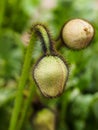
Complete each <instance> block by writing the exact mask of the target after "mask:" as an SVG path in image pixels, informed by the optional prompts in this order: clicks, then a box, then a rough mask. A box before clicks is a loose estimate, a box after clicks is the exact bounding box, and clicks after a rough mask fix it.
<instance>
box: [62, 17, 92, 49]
mask: <svg viewBox="0 0 98 130" xmlns="http://www.w3.org/2000/svg"><path fill="white" fill-rule="evenodd" d="M93 37H94V28H93V26H92V25H91V24H90V23H89V22H87V21H85V20H82V19H72V20H70V21H68V22H67V23H66V24H65V25H64V26H63V28H62V31H61V38H62V41H63V43H64V44H65V45H66V46H67V47H68V48H71V49H75V50H79V49H83V48H85V47H87V46H88V45H89V44H90V42H91V40H92V39H93Z"/></svg>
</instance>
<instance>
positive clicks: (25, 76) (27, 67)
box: [9, 33, 35, 130]
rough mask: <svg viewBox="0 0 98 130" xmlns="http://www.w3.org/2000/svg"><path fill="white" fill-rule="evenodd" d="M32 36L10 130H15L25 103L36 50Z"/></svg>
mask: <svg viewBox="0 0 98 130" xmlns="http://www.w3.org/2000/svg"><path fill="white" fill-rule="evenodd" d="M32 35H33V36H32V38H31V40H30V43H29V46H28V48H27V52H26V56H25V61H24V65H23V70H22V74H21V77H20V81H19V86H18V90H17V94H16V99H15V106H14V109H13V112H12V117H11V122H10V127H9V130H15V128H16V124H17V121H18V117H19V113H20V110H21V105H22V101H23V90H24V87H25V85H26V81H27V79H28V76H29V71H30V63H31V59H32V52H33V48H34V41H35V35H34V33H33V34H32Z"/></svg>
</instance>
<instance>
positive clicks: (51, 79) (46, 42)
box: [32, 24, 69, 98]
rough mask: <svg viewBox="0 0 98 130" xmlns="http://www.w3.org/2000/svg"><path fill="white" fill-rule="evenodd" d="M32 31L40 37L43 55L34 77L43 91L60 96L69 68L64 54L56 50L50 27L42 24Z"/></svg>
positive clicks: (34, 71)
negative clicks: (59, 53) (61, 54)
mask: <svg viewBox="0 0 98 130" xmlns="http://www.w3.org/2000/svg"><path fill="white" fill-rule="evenodd" d="M32 31H34V32H35V34H36V35H37V36H38V37H39V38H40V41H41V43H42V49H43V51H44V54H43V56H42V57H41V58H40V59H39V60H38V61H37V63H36V64H35V66H34V67H33V71H32V72H33V73H32V75H33V78H34V81H35V83H36V84H37V86H38V88H39V89H40V91H41V93H42V94H43V95H44V96H45V97H48V98H54V97H57V96H60V95H61V94H62V93H63V92H64V90H65V86H66V82H67V80H68V75H69V69H68V65H67V63H66V61H65V60H63V58H62V56H59V55H58V53H57V52H56V50H55V48H54V46H53V44H54V42H55V41H54V40H52V38H51V35H50V33H49V31H48V29H47V28H46V27H45V26H44V25H42V24H36V25H34V26H33V28H32Z"/></svg>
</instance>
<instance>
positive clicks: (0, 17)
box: [0, 0, 7, 32]
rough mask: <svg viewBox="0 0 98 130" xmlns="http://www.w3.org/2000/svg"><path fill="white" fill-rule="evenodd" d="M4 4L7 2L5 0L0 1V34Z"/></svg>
mask: <svg viewBox="0 0 98 130" xmlns="http://www.w3.org/2000/svg"><path fill="white" fill-rule="evenodd" d="M6 2H7V1H6V0H0V32H1V28H2V23H3V18H4V13H5V7H6Z"/></svg>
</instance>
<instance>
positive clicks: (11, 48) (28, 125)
mask: <svg viewBox="0 0 98 130" xmlns="http://www.w3.org/2000/svg"><path fill="white" fill-rule="evenodd" d="M50 1H51V2H50V5H48V4H47V3H48V2H49V1H47V0H43V1H40V0H1V1H0V9H1V11H0V130H8V126H9V120H10V117H11V113H12V108H13V101H14V97H15V92H16V89H17V83H18V80H19V77H20V74H21V69H22V65H23V61H24V54H25V45H26V43H24V42H23V41H22V40H21V37H22V36H23V35H24V33H25V32H28V30H29V29H30V27H31V25H32V23H35V22H36V21H37V22H41V21H42V22H44V23H47V25H48V26H49V28H50V32H51V33H52V32H53V37H55V38H56V37H57V36H58V35H59V33H60V30H61V27H62V25H63V24H64V23H65V22H67V21H68V20H69V19H72V18H82V19H86V20H88V21H90V22H91V23H92V24H93V26H94V28H95V37H94V40H93V41H92V44H91V45H90V46H89V47H88V48H86V49H84V50H81V51H72V50H69V49H66V48H65V47H64V46H61V47H60V48H59V52H60V53H61V54H62V55H63V56H64V57H65V58H66V59H67V61H68V62H69V63H70V77H69V80H68V83H67V86H66V91H65V93H64V94H63V95H62V96H61V97H59V98H57V99H51V100H48V99H45V98H44V97H43V96H42V95H40V93H39V91H38V90H37V88H36V94H35V96H34V97H32V104H31V106H30V108H29V110H28V115H27V119H26V120H25V122H24V126H23V129H24V130H36V129H37V130H38V129H39V128H41V127H42V128H43V127H44V126H45V127H44V128H43V130H54V125H55V124H56V126H55V127H56V128H55V129H56V130H92V129H93V130H97V129H98V60H97V54H98V40H97V37H98V23H97V21H98V15H97V14H98V8H97V7H98V0H95V1H92V0H86V1H85V0H75V1H74V0H54V3H52V2H53V1H52V0H50ZM45 3H46V4H45ZM52 4H54V5H52ZM48 6H49V7H48ZM51 30H52V31H51ZM25 37H26V36H25ZM24 39H25V38H24ZM38 44H39V42H38ZM40 51H41V50H40V46H39V45H36V48H35V52H34V56H35V57H36V55H37V56H38V55H39V54H38V53H39V52H40ZM27 96H28V91H27V94H25V96H24V100H25V99H26V97H27ZM22 109H23V108H22ZM22 109H21V111H22ZM51 110H53V111H52V112H51ZM54 116H55V120H56V121H55V122H54V119H53V120H52V119H51V120H50V118H51V117H52V118H54ZM46 117H47V118H46ZM41 118H42V119H41ZM46 119H47V120H46ZM43 120H44V121H43ZM45 120H46V122H45ZM47 121H49V122H47ZM51 121H53V122H52V123H54V125H53V124H52V123H50V122H51ZM32 122H33V123H32ZM45 123H46V124H45ZM49 123H50V126H49ZM47 124H48V125H47ZM51 124H52V125H51ZM46 126H47V127H48V128H47V127H46ZM51 127H53V128H51Z"/></svg>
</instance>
